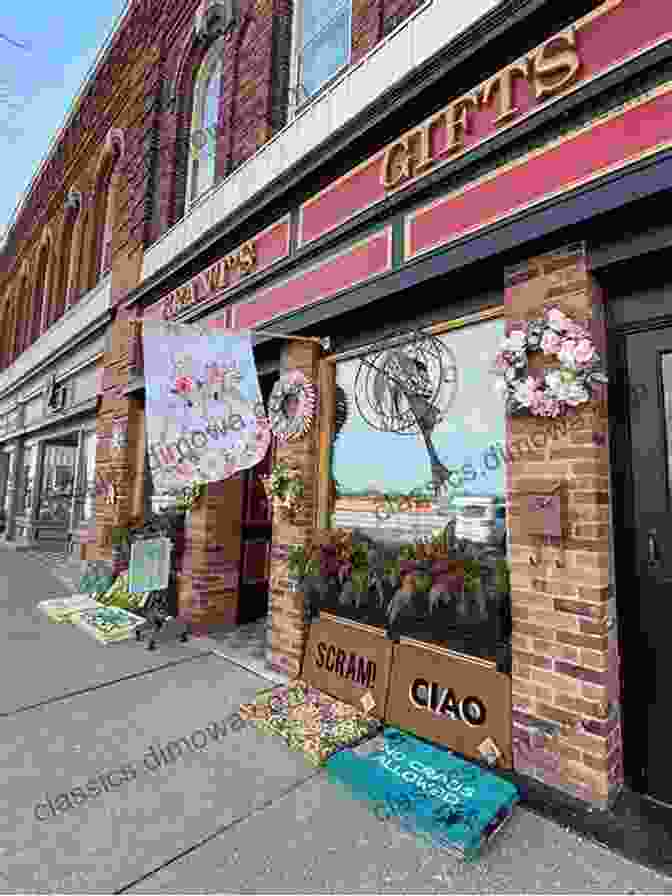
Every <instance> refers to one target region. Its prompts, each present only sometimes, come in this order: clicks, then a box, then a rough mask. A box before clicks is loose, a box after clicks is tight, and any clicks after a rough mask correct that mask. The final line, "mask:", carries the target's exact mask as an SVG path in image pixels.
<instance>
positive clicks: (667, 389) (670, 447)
mask: <svg viewBox="0 0 672 896" xmlns="http://www.w3.org/2000/svg"><path fill="white" fill-rule="evenodd" d="M661 375H662V378H663V392H664V394H665V433H666V436H667V471H668V472H667V481H668V483H670V482H672V352H667V353H666V354H664V355H663V356H662V359H661ZM640 390H641V387H640ZM642 394H644V393H642V392H641V391H640V392H636V391H635V390H634V389H633V390H632V395H633V397H634V396H637V402H638V404H639V401H641V395H642ZM633 403H634V402H633ZM668 489H669V485H668Z"/></svg>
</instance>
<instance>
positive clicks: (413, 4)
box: [352, 0, 423, 62]
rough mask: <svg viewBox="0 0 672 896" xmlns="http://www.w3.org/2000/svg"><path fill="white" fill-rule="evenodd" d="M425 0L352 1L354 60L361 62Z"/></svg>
mask: <svg viewBox="0 0 672 896" xmlns="http://www.w3.org/2000/svg"><path fill="white" fill-rule="evenodd" d="M422 3H423V0H375V2H373V3H368V2H366V0H353V2H352V61H353V62H359V60H360V59H361V58H362V56H364V55H365V54H366V53H368V51H369V50H370V49H372V48H373V47H374V46H375V44H377V43H378V41H380V40H382V39H383V38H384V37H386V36H387V35H388V34H389V33H390V31H392V30H393V29H394V28H396V27H397V25H400V24H401V22H403V21H404V19H406V18H408V16H410V15H411V13H412V12H415V10H416V9H417V8H418V7H419V6H421V5H422Z"/></svg>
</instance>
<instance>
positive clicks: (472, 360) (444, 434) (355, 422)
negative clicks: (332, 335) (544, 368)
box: [332, 320, 506, 540]
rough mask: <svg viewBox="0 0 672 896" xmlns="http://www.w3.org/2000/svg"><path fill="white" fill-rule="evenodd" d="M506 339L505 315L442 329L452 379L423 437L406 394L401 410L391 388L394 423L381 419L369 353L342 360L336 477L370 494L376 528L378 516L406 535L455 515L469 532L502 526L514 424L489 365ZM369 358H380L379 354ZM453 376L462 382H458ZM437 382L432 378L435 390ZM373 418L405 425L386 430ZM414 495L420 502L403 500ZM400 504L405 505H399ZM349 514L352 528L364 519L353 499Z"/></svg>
mask: <svg viewBox="0 0 672 896" xmlns="http://www.w3.org/2000/svg"><path fill="white" fill-rule="evenodd" d="M503 337H504V322H503V321H501V320H494V321H488V322H486V323H482V324H477V325H474V326H469V327H463V328H460V329H457V330H453V331H451V332H449V333H447V334H445V335H442V336H440V337H439V341H440V343H441V344H442V345H443V346H444V347H445V354H443V357H442V364H443V367H444V372H445V375H446V376H447V377H448V379H449V381H448V382H446V383H445V384H444V386H443V387H442V388H441V389H440V390H439V391H438V393H437V394H430V396H429V397H430V401H429V402H426V403H427V404H431V405H432V407H433V408H435V409H436V410H438V411H439V413H440V414H441V419H437V421H436V423H435V424H434V425H433V426H431V427H428V428H426V429H425V435H424V436H423V434H422V433H421V432H420V430H419V428H418V426H417V425H415V424H414V423H413V420H414V417H413V413H412V411H411V410H410V408H409V407H408V406H407V403H405V401H404V400H403V398H402V399H401V400H400V401H399V403H398V406H397V408H396V409H393V405H392V402H393V396H390V401H389V403H388V404H387V405H386V408H387V421H383V420H381V415H380V414H378V413H377V412H376V411H375V410H374V406H375V405H376V401H377V399H376V396H375V394H373V390H374V389H375V386H374V384H373V381H374V378H375V376H374V374H375V372H374V371H372V375H371V376H367V365H366V364H364V365H362V363H361V359H359V358H354V359H352V360H348V361H344V362H342V363H340V364H338V365H337V368H336V370H337V373H336V377H337V384H338V386H340V387H341V389H342V390H343V393H344V395H345V397H346V402H347V407H348V417H347V419H346V421H345V424H344V426H343V428H342V429H341V430H340V432H339V435H338V438H337V439H336V442H335V444H334V452H333V467H332V469H333V477H334V479H335V480H336V481H337V483H338V490H339V495H341V496H342V497H343V498H346V497H349V498H357V500H358V502H361V501H362V499H366V501H365V503H366V504H367V506H366V507H364V504H362V514H363V515H362V517H361V521H360V524H361V523H365V521H368V527H370V525H371V518H373V520H374V521H375V522H374V529H375V528H380V529H384V530H385V532H386V534H388V535H389V537H391V538H392V537H394V538H395V539H397V540H408V539H412V538H413V537H414V535H418V536H422V535H427V534H429V533H430V532H431V531H432V530H433V529H436V528H437V527H439V526H440V525H441V524H442V523H443V525H444V526H445V525H446V524H447V523H448V522H450V521H453V520H454V521H455V522H456V525H457V526H459V527H460V528H461V529H462V530H463V531H464V536H463V537H468V536H467V532H470V537H472V538H473V540H478V538H480V537H481V534H482V533H481V532H480V530H485V528H487V527H486V525H485V524H486V522H488V521H489V522H490V523H492V522H494V523H495V525H496V526H497V512H496V510H497V508H498V507H503V506H504V498H505V487H504V486H505V481H504V462H503V447H504V444H505V439H506V425H505V408H504V399H503V397H502V396H500V395H498V394H497V392H495V390H494V388H493V385H494V378H493V377H492V375H491V374H490V369H491V366H492V363H493V361H494V358H495V355H496V354H497V350H498V346H499V343H500V342H501V340H502V339H503ZM365 360H366V361H368V362H369V363H372V362H373V363H374V364H375V365H376V366H380V359H379V358H378V359H377V355H376V354H371V355H368V356H367V357H366V358H365ZM429 367H430V369H431V364H430V365H429ZM360 370H361V372H360V373H359V375H358V371H360ZM451 377H452V378H453V379H454V380H455V381H456V382H450V378H451ZM355 382H357V389H355ZM389 382H390V381H389V380H388V381H387V383H386V385H389ZM436 390H437V387H436V386H435V385H434V386H432V389H431V392H436ZM383 400H385V399H383ZM363 415H365V416H366V419H365V418H364V416H363ZM372 423H373V424H376V425H378V426H380V427H385V426H389V427H391V428H392V429H396V430H397V431H390V432H385V431H380V429H376V428H374V426H373V425H372ZM433 458H434V459H435V460H436V461H438V463H439V464H442V465H443V467H444V468H445V469H446V470H447V471H449V473H448V474H447V475H448V479H447V480H445V481H444V484H443V487H442V490H441V493H440V494H439V495H435V493H434V483H433V478H432V459H433ZM382 459H384V460H382ZM409 495H412V496H415V497H416V498H417V499H418V500H417V501H415V502H413V501H409V500H402V499H407V498H408V496H409ZM472 499H473V500H472ZM395 502H396V504H399V503H401V504H402V505H405V509H402V510H401V511H395V510H394V506H395ZM350 503H352V502H350ZM369 504H370V506H368V505H369ZM376 509H377V510H378V512H377V513H376ZM344 513H345V511H344ZM346 516H347V517H348V519H349V520H350V519H351V522H349V523H348V524H347V525H348V526H351V525H357V520H356V516H357V514H356V513H354V505H353V510H349V511H347V513H346ZM500 518H501V514H500ZM472 521H473V522H472ZM341 525H344V526H345V525H346V522H345V517H344V518H343V520H342V521H341V522H339V513H338V512H337V513H336V515H335V519H334V526H337V527H338V526H341ZM500 528H501V526H500ZM471 530H473V531H471ZM477 530H479V531H477ZM372 534H373V532H372ZM500 534H502V533H500Z"/></svg>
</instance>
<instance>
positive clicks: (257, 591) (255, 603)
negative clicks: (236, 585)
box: [238, 447, 273, 625]
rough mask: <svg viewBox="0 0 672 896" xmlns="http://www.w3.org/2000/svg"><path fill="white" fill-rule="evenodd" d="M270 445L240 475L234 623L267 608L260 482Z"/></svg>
mask: <svg viewBox="0 0 672 896" xmlns="http://www.w3.org/2000/svg"><path fill="white" fill-rule="evenodd" d="M272 459H273V451H272V447H271V448H269V450H268V451H267V453H266V457H264V459H263V460H262V461H261V462H260V463H259V464H257V465H256V467H252V468H251V469H250V470H247V471H246V472H245V473H244V474H243V475H244V478H245V483H244V488H243V501H244V504H243V525H242V533H241V535H242V539H241V541H242V544H241V554H242V556H241V563H240V568H241V576H240V597H239V600H238V624H239V625H243V624H245V623H246V622H254V621H255V620H256V619H261V618H262V617H265V616H266V614H267V612H268V587H269V577H270V565H271V537H272V534H273V533H272V520H271V506H272V505H271V502H270V501H268V500H267V498H266V492H265V490H264V486H263V484H262V482H261V477H262V476H269V475H270V473H271V467H272Z"/></svg>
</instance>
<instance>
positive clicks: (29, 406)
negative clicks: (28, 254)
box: [0, 280, 109, 550]
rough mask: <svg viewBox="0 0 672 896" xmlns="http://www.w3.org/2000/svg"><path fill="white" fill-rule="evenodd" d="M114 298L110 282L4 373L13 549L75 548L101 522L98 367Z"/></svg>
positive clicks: (2, 476) (0, 475)
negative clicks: (97, 469) (97, 467)
mask: <svg viewBox="0 0 672 896" xmlns="http://www.w3.org/2000/svg"><path fill="white" fill-rule="evenodd" d="M108 301H109V280H108V281H103V283H102V284H101V286H100V287H99V288H98V289H97V290H94V291H92V293H91V294H90V295H89V297H88V298H87V299H85V300H84V301H83V302H82V303H81V304H80V305H77V306H75V307H74V308H72V309H70V310H69V311H68V312H66V314H65V315H64V316H63V318H62V319H61V321H59V322H58V323H57V324H55V325H54V327H53V328H52V329H51V330H50V331H48V332H47V333H46V334H45V335H44V336H43V338H42V339H40V340H38V341H37V342H36V343H35V345H34V346H32V347H31V348H30V349H29V350H28V351H27V352H25V354H24V357H23V358H22V359H21V360H22V363H21V364H20V365H19V364H17V365H15V366H14V367H13V368H10V369H9V370H8V371H7V372H5V373H3V374H2V376H1V377H0V389H1V390H2V395H3V398H2V402H1V403H0V442H1V443H2V449H1V450H2V463H0V496H1V498H2V508H3V515H4V519H3V522H4V531H3V534H2V538H3V540H4V542H5V543H6V544H7V546H10V547H13V548H16V549H29V548H52V549H53V550H62V549H64V548H66V549H68V550H72V549H73V548H74V547H75V546H76V545H77V544H78V542H79V541H80V536H81V535H82V532H85V531H87V530H88V529H89V528H92V527H94V526H95V458H96V410H97V406H98V394H97V393H98V386H99V371H98V365H99V363H100V360H101V358H102V355H103V351H104V341H105V336H104V330H105V327H106V326H107V324H108V323H109V310H108ZM92 316H93V318H94V325H93V327H92V326H91V317H92ZM17 368H18V369H17Z"/></svg>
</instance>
